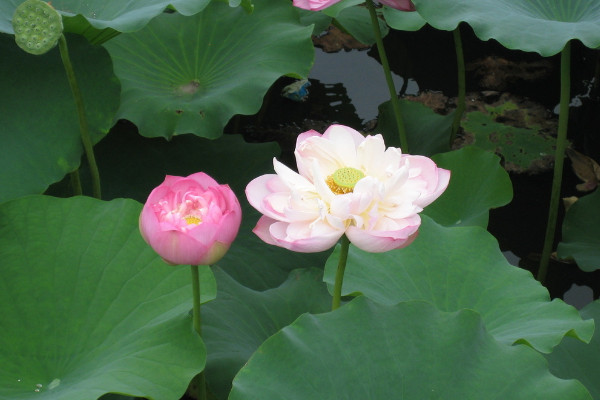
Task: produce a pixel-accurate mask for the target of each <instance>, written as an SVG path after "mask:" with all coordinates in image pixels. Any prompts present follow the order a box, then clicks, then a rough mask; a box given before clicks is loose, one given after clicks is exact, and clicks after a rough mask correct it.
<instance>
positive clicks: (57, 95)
mask: <svg viewBox="0 0 600 400" xmlns="http://www.w3.org/2000/svg"><path fill="white" fill-rule="evenodd" d="M67 40H68V42H69V50H70V56H71V60H72V63H73V67H74V69H75V74H76V76H77V80H78V82H79V87H80V88H81V92H82V96H83V101H84V106H85V109H86V116H87V118H88V124H89V128H90V133H91V135H92V140H93V141H94V143H96V142H98V141H99V140H100V139H101V138H102V137H103V136H104V135H105V134H106V133H107V132H108V130H109V129H110V127H111V126H112V123H113V117H114V115H115V112H116V110H117V108H118V106H119V83H118V81H117V80H116V78H115V76H114V75H113V72H112V65H111V60H110V57H109V56H108V53H107V52H106V50H104V49H103V48H102V47H94V46H91V45H90V44H89V43H87V42H86V40H85V39H83V38H80V37H77V36H68V37H67ZM0 53H1V54H2V57H0V86H1V87H2V94H3V95H2V97H1V98H0V109H1V110H2V112H0V126H2V132H1V133H0V143H1V146H0V147H1V148H2V157H0V171H1V172H0V185H1V186H2V191H1V194H0V202H2V201H6V200H9V199H12V198H16V197H19V196H24V195H27V194H38V193H42V192H43V191H44V190H46V188H47V187H48V185H50V184H51V183H54V182H57V181H60V180H61V179H62V178H63V177H64V176H65V174H67V173H69V172H72V171H74V170H76V169H77V168H78V167H79V163H80V160H81V155H82V153H83V148H82V146H81V135H80V133H79V132H80V131H79V122H78V119H77V110H76V108H75V102H74V100H73V95H72V94H71V89H70V87H69V83H68V81H67V77H66V74H65V70H64V67H63V64H62V61H61V59H60V55H59V51H58V48H54V49H53V50H51V51H49V52H48V53H46V54H43V55H40V56H33V55H30V54H27V53H25V52H23V51H22V50H21V49H19V48H18V47H17V45H16V44H15V41H14V38H13V37H12V36H8V35H0Z"/></svg>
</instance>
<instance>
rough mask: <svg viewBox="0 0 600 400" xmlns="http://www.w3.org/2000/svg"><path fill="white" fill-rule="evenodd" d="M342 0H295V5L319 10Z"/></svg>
mask: <svg viewBox="0 0 600 400" xmlns="http://www.w3.org/2000/svg"><path fill="white" fill-rule="evenodd" d="M339 1H340V0H294V6H296V7H298V8H303V9H305V10H312V11H319V10H322V9H324V8H327V7H329V6H331V5H333V4H335V3H338V2H339Z"/></svg>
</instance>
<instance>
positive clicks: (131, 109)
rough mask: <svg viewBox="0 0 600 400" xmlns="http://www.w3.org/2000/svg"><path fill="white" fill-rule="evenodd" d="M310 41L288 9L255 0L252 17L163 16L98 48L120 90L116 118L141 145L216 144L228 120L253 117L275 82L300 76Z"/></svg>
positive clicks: (233, 13) (215, 11)
mask: <svg viewBox="0 0 600 400" xmlns="http://www.w3.org/2000/svg"><path fill="white" fill-rule="evenodd" d="M174 26H176V27H177V29H173V27H174ZM311 33H312V29H311V28H310V27H305V26H302V25H301V24H300V23H299V22H298V14H297V13H296V11H295V10H294V9H293V6H292V4H291V3H288V2H268V1H267V0H259V1H258V2H256V3H255V11H254V12H253V13H252V14H248V13H246V12H245V11H244V10H243V9H241V8H234V9H232V8H230V7H229V6H228V5H227V4H225V3H222V2H214V3H211V4H210V5H209V6H208V7H207V8H206V9H205V10H204V11H203V12H201V13H199V14H196V15H194V16H191V17H184V16H182V15H179V14H163V15H161V16H160V17H157V18H156V19H154V20H153V21H152V22H151V23H149V24H148V25H147V26H146V27H145V28H144V29H142V30H141V31H139V32H135V33H128V34H122V35H119V36H118V37H116V38H114V39H113V40H111V41H109V42H107V43H106V44H105V46H106V48H107V49H108V51H109V52H110V54H111V57H112V58H113V62H114V66H115V73H116V75H117V76H118V77H119V79H120V80H121V84H122V85H123V90H122V95H121V108H120V110H119V112H118V114H117V117H118V118H123V119H128V120H130V121H132V122H133V123H135V124H136V125H137V126H138V128H139V130H140V133H141V134H142V135H144V136H148V137H155V136H163V137H166V138H170V137H171V136H173V135H175V134H181V133H194V134H196V135H199V136H202V137H208V138H217V137H219V136H221V134H222V131H223V127H224V126H225V124H226V123H227V122H228V121H229V119H230V118H231V117H232V116H234V115H235V114H254V113H256V112H257V111H258V110H259V109H260V106H261V104H262V101H263V97H264V96H265V93H266V92H267V90H268V89H269V87H270V86H271V85H272V84H273V82H275V80H276V79H278V78H279V77H281V76H282V75H285V74H291V75H296V76H302V77H306V76H307V74H308V72H309V70H310V67H311V65H312V62H313V58H314V48H313V45H312V41H311V40H310V36H311Z"/></svg>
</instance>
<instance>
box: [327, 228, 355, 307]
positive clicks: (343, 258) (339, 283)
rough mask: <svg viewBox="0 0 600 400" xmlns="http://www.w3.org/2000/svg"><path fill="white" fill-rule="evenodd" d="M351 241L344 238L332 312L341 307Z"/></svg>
mask: <svg viewBox="0 0 600 400" xmlns="http://www.w3.org/2000/svg"><path fill="white" fill-rule="evenodd" d="M349 247H350V240H348V237H347V236H346V235H344V236H342V249H341V251H340V259H339V261H338V267H337V271H336V273H335V284H334V286H333V300H332V302H331V311H333V310H337V309H338V308H339V307H340V302H341V299H342V282H343V281H344V271H345V270H346V261H347V260H348V249H349Z"/></svg>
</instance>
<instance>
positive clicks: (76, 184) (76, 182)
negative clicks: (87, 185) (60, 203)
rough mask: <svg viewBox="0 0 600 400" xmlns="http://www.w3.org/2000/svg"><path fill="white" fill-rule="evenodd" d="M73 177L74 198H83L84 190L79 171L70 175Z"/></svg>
mask: <svg viewBox="0 0 600 400" xmlns="http://www.w3.org/2000/svg"><path fill="white" fill-rule="evenodd" d="M69 176H70V177H71V190H73V196H81V195H82V194H83V190H81V179H79V170H78V169H76V170H75V171H73V172H71V173H70V174H69Z"/></svg>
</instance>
